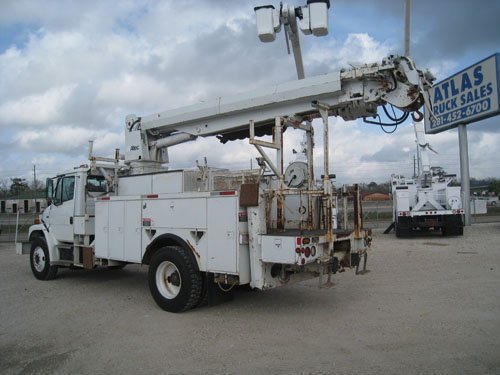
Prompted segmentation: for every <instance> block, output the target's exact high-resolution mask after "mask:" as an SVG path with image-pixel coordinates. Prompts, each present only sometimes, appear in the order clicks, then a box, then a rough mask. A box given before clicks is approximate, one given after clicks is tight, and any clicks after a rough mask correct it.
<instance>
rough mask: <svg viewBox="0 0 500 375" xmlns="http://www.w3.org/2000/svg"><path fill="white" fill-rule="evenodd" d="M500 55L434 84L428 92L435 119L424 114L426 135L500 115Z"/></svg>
mask: <svg viewBox="0 0 500 375" xmlns="http://www.w3.org/2000/svg"><path fill="white" fill-rule="evenodd" d="M499 71H500V54H498V53H496V54H494V55H492V56H490V57H488V58H486V59H484V60H482V61H480V62H478V63H477V64H474V65H472V66H470V67H469V68H467V69H464V70H462V71H461V72H459V73H457V74H455V75H453V76H451V77H449V78H447V79H445V80H444V81H441V82H439V83H437V84H435V85H434V86H433V87H432V89H431V90H430V91H429V94H430V99H431V105H432V109H433V112H434V116H435V117H432V116H430V114H429V113H427V112H428V111H426V114H425V132H426V133H427V134H435V133H439V132H442V131H444V130H448V129H451V128H454V127H456V126H457V125H459V124H469V123H471V122H475V121H479V120H483V119H485V118H487V117H491V116H495V115H498V114H500V103H499V97H500V95H499V91H498V90H499V87H500V85H499V81H498V77H499Z"/></svg>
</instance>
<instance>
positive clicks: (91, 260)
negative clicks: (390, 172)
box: [17, 56, 431, 312]
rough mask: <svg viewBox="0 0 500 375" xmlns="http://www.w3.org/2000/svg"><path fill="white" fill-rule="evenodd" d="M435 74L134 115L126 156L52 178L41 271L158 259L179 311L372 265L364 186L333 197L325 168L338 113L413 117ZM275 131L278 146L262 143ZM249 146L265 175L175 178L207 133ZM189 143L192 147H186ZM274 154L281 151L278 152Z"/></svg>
mask: <svg viewBox="0 0 500 375" xmlns="http://www.w3.org/2000/svg"><path fill="white" fill-rule="evenodd" d="M428 78H429V76H428V75H427V74H424V73H422V72H421V71H419V70H417V69H416V67H415V65H414V63H413V61H412V60H411V59H409V58H407V57H397V56H389V57H388V58H386V59H384V60H383V61H382V63H380V64H371V65H367V66H363V67H360V68H355V69H351V70H348V71H341V72H337V73H332V74H327V75H323V76H318V77H312V78H307V79H303V80H300V81H294V82H289V83H286V84H281V85H276V86H273V87H269V88H264V89H260V90H256V91H253V92H249V93H246V94H242V95H236V96H228V97H219V98H217V99H216V100H214V101H211V102H205V103H201V104H196V105H192V106H188V107H184V108H180V109H175V110H170V111H165V112H160V113H155V114H152V115H150V116H145V117H139V116H136V115H129V116H127V118H126V124H125V126H126V131H125V137H126V150H125V153H124V154H123V155H122V154H121V153H120V152H119V150H116V153H115V158H110V159H107V158H100V157H95V156H94V155H93V153H92V147H91V145H92V144H90V147H89V159H90V164H89V165H85V166H81V167H79V168H76V169H74V170H72V171H69V172H67V173H62V174H60V175H58V176H56V177H54V178H52V179H49V180H48V181H47V186H48V198H49V199H50V200H51V204H50V206H49V207H48V208H47V209H46V210H45V211H44V212H43V214H42V215H41V217H40V224H37V225H34V226H32V227H31V228H30V230H29V241H30V242H29V243H27V244H18V246H17V249H18V250H17V251H18V252H19V253H25V254H30V262H31V268H32V271H33V273H34V275H35V277H37V278H38V279H41V280H49V279H52V278H54V277H55V276H56V274H57V270H58V268H61V267H82V268H86V269H92V268H95V267H97V266H107V267H115V268H116V267H123V266H125V265H126V264H129V263H136V264H145V265H149V276H148V277H149V286H150V290H151V293H152V295H153V297H154V299H155V301H156V302H157V303H158V305H159V306H160V307H161V308H163V309H165V310H167V311H172V312H179V311H184V310H187V309H190V308H192V307H195V306H197V305H199V304H202V303H204V302H205V301H206V300H207V299H209V300H215V299H217V298H224V297H227V296H228V295H229V291H230V290H231V288H233V287H234V286H235V285H249V286H250V287H252V288H258V289H270V288H275V287H279V286H283V285H286V284H290V283H292V282H296V281H301V280H305V279H308V278H313V277H319V280H320V284H322V282H323V277H325V278H327V280H326V281H327V283H328V282H330V278H331V275H332V274H334V273H336V272H338V271H343V270H344V269H347V268H355V269H356V272H358V268H359V267H360V264H362V267H363V269H366V257H367V256H366V251H367V248H368V247H369V245H370V243H371V233H370V231H367V230H364V229H363V227H362V220H361V210H360V200H359V188H358V187H357V186H355V187H354V189H353V190H351V191H350V192H347V191H344V192H336V191H334V189H333V186H332V182H331V179H330V176H331V175H330V173H329V146H328V132H329V126H328V116H342V117H343V118H344V119H347V120H352V119H356V118H365V117H371V116H375V115H376V114H377V108H378V106H381V105H385V104H387V103H389V104H391V105H394V106H396V107H398V108H400V109H401V110H403V111H405V112H412V111H417V110H418V109H419V108H420V107H421V106H422V105H423V103H424V102H425V100H424V97H426V96H425V94H426V90H427V89H428V88H430V86H431V84H430V82H429V81H428ZM314 118H321V119H322V120H323V137H324V138H323V141H324V142H323V143H324V149H323V159H324V160H323V171H324V173H323V176H322V181H321V183H320V184H316V182H315V181H316V179H315V177H314V166H313V145H314V138H313V136H314V135H313V127H312V124H311V121H312V120H313V119H314ZM287 127H291V128H294V129H300V130H302V131H304V134H305V138H306V142H305V144H306V147H305V157H304V159H305V161H304V162H295V163H292V164H291V165H290V166H289V167H288V168H286V169H285V168H284V165H283V152H284V150H283V136H284V134H283V133H284V130H285V129H286V128H287ZM263 134H271V135H272V136H273V141H272V142H269V141H263V140H262V139H257V138H256V136H259V135H263ZM205 136H217V137H218V138H219V139H220V140H221V142H222V143H225V142H227V141H231V140H234V139H242V138H249V142H250V144H252V145H253V146H254V147H255V148H256V149H257V150H258V152H259V153H260V154H261V156H262V157H261V158H258V164H259V166H260V168H259V169H258V170H251V171H229V170H223V169H217V168H209V167H208V166H206V165H204V166H201V165H197V168H195V169H192V170H169V169H168V167H167V166H166V163H168V152H167V150H168V147H170V146H173V145H176V144H180V143H184V142H188V141H190V140H193V139H196V138H197V137H205ZM184 147H189V146H188V145H185V146H184ZM266 148H267V149H272V150H273V151H275V153H276V157H275V158H271V157H270V156H269V155H268V152H267V151H266ZM348 197H350V198H351V199H353V200H354V213H355V214H354V220H353V221H352V223H351V224H350V225H343V227H341V228H338V227H336V217H335V213H336V210H337V200H338V199H347V198H348Z"/></svg>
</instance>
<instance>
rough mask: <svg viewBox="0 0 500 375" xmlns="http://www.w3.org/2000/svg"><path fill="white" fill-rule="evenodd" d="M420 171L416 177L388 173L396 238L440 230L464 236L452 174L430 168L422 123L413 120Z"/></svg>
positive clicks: (445, 233)
mask: <svg viewBox="0 0 500 375" xmlns="http://www.w3.org/2000/svg"><path fill="white" fill-rule="evenodd" d="M414 127H415V137H416V141H417V147H418V163H419V168H418V170H419V171H420V174H419V175H418V176H417V177H416V178H405V177H404V176H400V175H392V176H391V188H392V197H393V223H392V225H391V226H390V227H389V228H387V230H386V233H388V232H389V231H390V229H391V228H392V227H394V230H395V232H396V236H397V237H402V236H408V235H410V234H412V233H414V232H416V231H426V230H429V229H432V230H439V229H440V230H441V232H442V234H443V235H444V236H447V235H452V236H453V235H460V236H461V235H463V214H464V210H463V208H462V200H461V188H460V186H450V184H451V182H452V181H453V179H454V177H455V175H440V174H436V173H434V169H433V168H431V167H430V162H429V155H428V149H429V144H428V143H426V142H425V133H424V125H423V123H422V122H414Z"/></svg>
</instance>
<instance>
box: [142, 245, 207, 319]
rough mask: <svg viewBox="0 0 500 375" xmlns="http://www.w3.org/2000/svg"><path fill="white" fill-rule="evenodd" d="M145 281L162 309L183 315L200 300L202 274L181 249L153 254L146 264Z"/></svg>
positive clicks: (172, 247) (162, 249) (162, 250)
mask: <svg viewBox="0 0 500 375" xmlns="http://www.w3.org/2000/svg"><path fill="white" fill-rule="evenodd" d="M148 281H149V290H150V291H151V295H152V296H153V298H154V300H155V302H156V303H157V304H158V306H160V307H161V308H162V309H163V310H166V311H170V312H182V311H186V310H189V309H191V308H193V307H195V306H196V304H197V303H198V302H199V301H200V296H201V292H202V286H203V283H202V279H201V274H200V272H199V271H198V270H197V267H196V265H195V264H194V262H193V261H192V259H191V257H190V256H189V254H188V253H187V251H186V250H184V249H183V248H182V247H180V246H166V247H163V248H161V249H159V250H158V251H156V253H155V254H154V255H153V257H152V259H151V262H150V265H149V272H148Z"/></svg>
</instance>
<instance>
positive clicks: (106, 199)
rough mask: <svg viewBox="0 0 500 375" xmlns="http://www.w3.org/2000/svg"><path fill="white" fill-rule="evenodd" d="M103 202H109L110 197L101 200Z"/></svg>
mask: <svg viewBox="0 0 500 375" xmlns="http://www.w3.org/2000/svg"><path fill="white" fill-rule="evenodd" d="M101 200H102V201H109V197H104V198H101Z"/></svg>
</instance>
